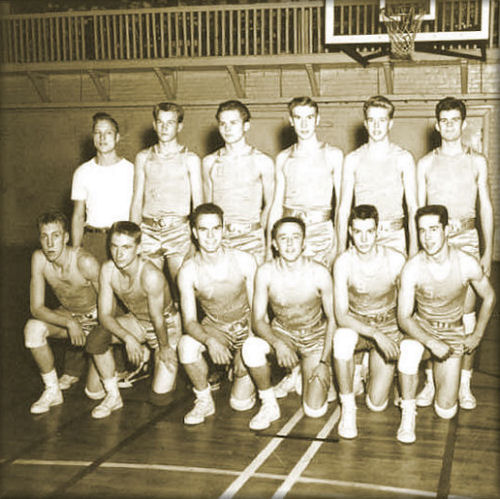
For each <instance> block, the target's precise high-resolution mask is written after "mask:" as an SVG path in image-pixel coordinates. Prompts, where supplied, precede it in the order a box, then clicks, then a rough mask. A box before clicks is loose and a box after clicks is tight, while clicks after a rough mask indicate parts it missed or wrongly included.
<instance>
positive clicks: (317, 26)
mask: <svg viewBox="0 0 500 499" xmlns="http://www.w3.org/2000/svg"><path fill="white" fill-rule="evenodd" d="M446 1H449V2H452V3H453V4H456V7H457V9H465V11H464V12H469V15H470V16H474V15H477V12H478V8H477V5H476V4H478V2H479V3H480V2H481V1H483V0H446ZM484 1H488V0H484ZM352 3H354V4H355V5H351V6H342V7H340V6H339V7H336V9H338V12H336V15H335V19H336V22H337V23H338V26H337V27H336V31H337V32H339V33H346V34H355V33H356V34H371V33H374V32H380V30H381V29H382V28H381V26H380V25H378V24H377V23H375V24H373V23H372V22H363V23H361V24H360V22H359V20H360V14H359V13H360V12H363V10H364V11H365V12H368V11H370V12H371V11H373V8H374V5H375V4H378V0H359V1H356V2H352ZM498 4H499V0H492V12H491V16H492V29H491V31H492V33H491V37H490V40H489V44H488V46H489V47H490V48H497V47H498V14H499V10H498ZM471 6H472V7H471ZM474 6H475V7H474ZM370 9H371V10H370ZM467 9H468V10H467ZM446 12H448V10H447V11H446ZM443 13H444V14H443V15H444V16H445V11H444V10H443ZM324 14H325V6H324V1H322V0H320V1H318V0H313V1H307V0H305V1H302V2H294V3H287V4H283V3H265V4H264V3H263V4H250V5H247V6H242V5H232V6H231V5H220V6H215V5H211V6H206V7H205V6H200V7H169V8H157V9H140V10H113V11H111V10H108V11H104V10H96V11H88V12H63V13H46V14H29V15H10V16H5V17H3V18H2V19H1V31H0V47H1V57H2V61H3V62H4V63H38V62H71V61H112V60H129V59H130V60H132V59H135V60H137V59H157V58H176V57H195V58H198V57H214V56H258V55H280V54H321V53H324V52H327V51H328V50H327V47H325V44H324V34H323V31H324ZM443 15H442V16H441V17H440V21H439V23H436V26H435V30H436V31H440V30H441V29H442V26H448V28H447V29H450V27H451V25H452V24H453V23H454V22H457V21H454V18H455V17H456V16H455V15H454V16H455V17H449V16H448V18H446V16H445V17H443ZM372 17H373V16H372ZM362 18H363V19H368V15H367V14H366V15H365V17H362ZM450 23H451V24H450ZM456 46H460V44H458V43H457V44H456ZM331 50H334V47H331Z"/></svg>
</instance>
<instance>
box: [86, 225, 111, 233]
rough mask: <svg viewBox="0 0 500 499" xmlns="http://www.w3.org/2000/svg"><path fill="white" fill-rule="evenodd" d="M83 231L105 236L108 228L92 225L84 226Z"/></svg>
mask: <svg viewBox="0 0 500 499" xmlns="http://www.w3.org/2000/svg"><path fill="white" fill-rule="evenodd" d="M83 230H84V231H85V232H92V233H97V234H107V233H108V231H109V227H92V225H86V226H85V227H84V228H83Z"/></svg>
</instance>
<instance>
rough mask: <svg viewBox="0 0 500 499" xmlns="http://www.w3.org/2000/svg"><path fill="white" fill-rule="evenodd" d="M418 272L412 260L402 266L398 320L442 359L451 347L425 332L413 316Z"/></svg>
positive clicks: (403, 328)
mask: <svg viewBox="0 0 500 499" xmlns="http://www.w3.org/2000/svg"><path fill="white" fill-rule="evenodd" d="M418 273H419V270H418V268H417V265H415V261H414V260H413V261H411V260H410V261H408V263H407V264H406V265H405V266H404V267H403V270H402V272H401V286H400V289H399V294H398V322H399V325H400V327H401V329H402V330H403V331H404V332H405V333H407V334H408V335H409V336H411V337H412V338H414V339H416V340H418V341H419V342H420V343H422V345H424V346H425V347H426V348H428V349H429V350H430V351H431V352H432V353H433V354H434V355H435V356H436V357H437V358H439V359H443V360H444V359H446V358H447V357H448V356H449V355H450V354H451V353H452V351H451V347H450V346H448V345H447V344H446V343H444V342H443V341H440V340H438V339H436V338H433V337H432V336H431V335H430V334H429V333H427V332H425V331H424V330H423V329H422V328H421V327H420V326H419V325H418V323H417V322H416V320H415V319H414V318H413V309H414V307H415V290H416V286H417V276H418Z"/></svg>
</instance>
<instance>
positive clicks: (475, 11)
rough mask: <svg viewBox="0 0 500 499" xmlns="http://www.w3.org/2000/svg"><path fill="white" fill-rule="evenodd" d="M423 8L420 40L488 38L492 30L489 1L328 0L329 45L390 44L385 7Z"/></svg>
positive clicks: (326, 3) (418, 38)
mask: <svg viewBox="0 0 500 499" xmlns="http://www.w3.org/2000/svg"><path fill="white" fill-rule="evenodd" d="M396 3H397V4H400V5H403V6H404V5H406V7H408V6H409V5H414V6H415V7H417V8H419V9H420V13H421V15H422V25H421V28H420V31H419V32H418V33H417V34H416V38H415V41H416V42H454V41H455V42H456V41H474V40H487V39H488V36H489V30H490V2H489V0H422V1H418V0H415V1H405V0H398V1H395V0H325V42H326V43H327V44H338V45H348V44H370V43H374V44H377V43H389V35H388V34H387V31H386V27H385V26H384V22H383V19H382V16H381V10H382V9H384V8H385V9H393V10H392V12H393V13H394V12H396V9H397V7H396V5H395V4H396Z"/></svg>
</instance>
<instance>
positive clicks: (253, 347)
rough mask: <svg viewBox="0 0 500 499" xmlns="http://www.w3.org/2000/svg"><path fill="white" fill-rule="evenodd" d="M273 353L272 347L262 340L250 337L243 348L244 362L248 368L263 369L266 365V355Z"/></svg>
mask: <svg viewBox="0 0 500 499" xmlns="http://www.w3.org/2000/svg"><path fill="white" fill-rule="evenodd" d="M270 352H271V345H269V343H268V342H267V341H264V340H263V339H262V338H257V337H255V336H250V337H249V338H247V339H246V340H245V342H244V343H243V346H242V348H241V355H242V357H243V362H244V363H245V364H246V365H247V366H248V367H262V366H265V365H266V362H267V359H266V355H267V354H269V353H270Z"/></svg>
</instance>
